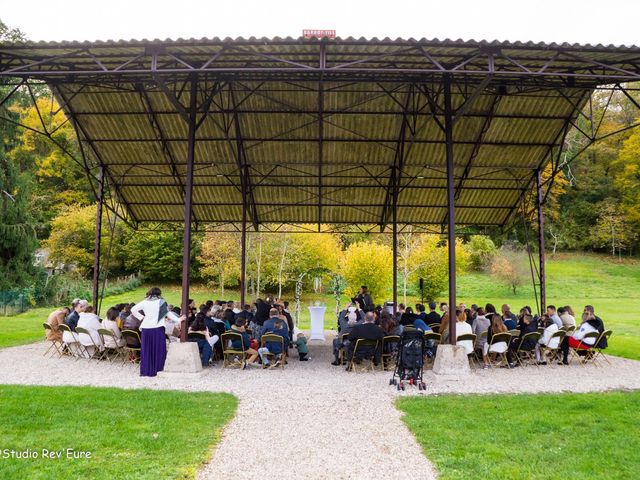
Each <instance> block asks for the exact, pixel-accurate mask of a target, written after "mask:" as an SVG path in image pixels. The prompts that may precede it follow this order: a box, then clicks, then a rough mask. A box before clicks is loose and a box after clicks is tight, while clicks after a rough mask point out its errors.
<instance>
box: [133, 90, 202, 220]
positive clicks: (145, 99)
mask: <svg viewBox="0 0 640 480" xmlns="http://www.w3.org/2000/svg"><path fill="white" fill-rule="evenodd" d="M136 89H137V90H138V92H139V94H140V100H141V102H142V103H143V105H144V107H145V110H146V112H147V118H148V119H149V124H150V125H151V128H153V131H154V132H155V134H156V138H157V141H158V142H159V143H160V148H161V150H162V154H163V155H164V157H165V158H166V160H167V162H169V166H170V167H171V174H172V176H173V179H174V181H175V183H176V185H177V186H178V187H179V188H180V191H181V192H182V198H186V188H185V185H184V183H183V182H182V175H180V173H179V172H178V169H177V167H176V165H177V162H176V159H175V157H174V156H173V152H172V151H171V148H170V147H169V144H168V143H167V141H166V136H165V134H164V131H163V130H162V126H161V125H160V123H159V122H158V119H157V118H156V115H155V113H154V111H153V105H152V103H151V99H150V98H149V95H148V94H147V92H146V90H145V89H144V87H143V86H142V85H141V84H137V85H136ZM191 219H192V221H193V222H194V223H195V224H196V225H198V220H197V218H196V215H195V213H194V212H193V211H192V212H191Z"/></svg>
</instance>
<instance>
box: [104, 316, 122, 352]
mask: <svg viewBox="0 0 640 480" xmlns="http://www.w3.org/2000/svg"><path fill="white" fill-rule="evenodd" d="M119 316H120V312H119V311H118V310H117V309H116V308H113V307H111V308H110V309H109V310H107V315H106V318H105V319H104V320H103V321H102V328H104V329H105V330H111V331H112V332H113V335H114V337H115V338H114V337H110V336H108V335H104V346H105V348H114V349H115V348H117V347H123V346H124V344H125V340H124V338H122V333H121V332H120V328H118V317H119Z"/></svg>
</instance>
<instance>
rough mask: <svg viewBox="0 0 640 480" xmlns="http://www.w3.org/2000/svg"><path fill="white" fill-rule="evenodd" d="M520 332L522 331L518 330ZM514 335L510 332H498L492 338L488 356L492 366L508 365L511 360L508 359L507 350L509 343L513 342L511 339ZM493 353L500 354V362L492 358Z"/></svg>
mask: <svg viewBox="0 0 640 480" xmlns="http://www.w3.org/2000/svg"><path fill="white" fill-rule="evenodd" d="M518 333H520V332H518ZM512 338H513V336H512V335H511V334H510V333H509V332H502V333H496V334H494V335H493V337H492V338H491V341H490V342H489V348H488V352H487V358H488V359H489V365H491V366H492V367H501V366H507V365H508V364H509V362H508V361H507V351H508V350H509V344H510V343H511V339H512ZM491 354H494V355H496V357H497V356H498V355H500V362H498V363H494V360H492V359H491Z"/></svg>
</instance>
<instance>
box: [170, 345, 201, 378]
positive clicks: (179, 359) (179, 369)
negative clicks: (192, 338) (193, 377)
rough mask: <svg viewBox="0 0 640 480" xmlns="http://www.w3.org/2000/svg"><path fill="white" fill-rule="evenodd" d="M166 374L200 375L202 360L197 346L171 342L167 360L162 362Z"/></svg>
mask: <svg viewBox="0 0 640 480" xmlns="http://www.w3.org/2000/svg"><path fill="white" fill-rule="evenodd" d="M164 372H166V373H200V372H202V360H201V359H200V351H199V350H198V344H197V343H195V342H172V343H170V344H169V351H168V352H167V360H166V361H165V362H164Z"/></svg>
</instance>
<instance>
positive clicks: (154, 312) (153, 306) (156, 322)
mask: <svg viewBox="0 0 640 480" xmlns="http://www.w3.org/2000/svg"><path fill="white" fill-rule="evenodd" d="M159 311H160V299H159V298H157V297H156V298H145V299H144V300H142V301H141V302H140V303H137V304H136V305H134V306H133V307H132V308H131V314H132V315H133V316H134V317H136V318H137V319H138V320H142V323H141V324H140V329H141V330H142V329H143V328H158V327H164V326H165V325H164V318H158V312H159ZM142 312H144V315H143V314H142Z"/></svg>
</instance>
